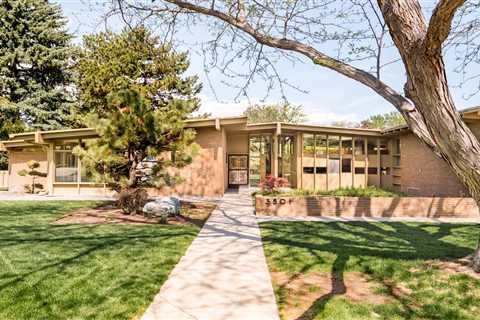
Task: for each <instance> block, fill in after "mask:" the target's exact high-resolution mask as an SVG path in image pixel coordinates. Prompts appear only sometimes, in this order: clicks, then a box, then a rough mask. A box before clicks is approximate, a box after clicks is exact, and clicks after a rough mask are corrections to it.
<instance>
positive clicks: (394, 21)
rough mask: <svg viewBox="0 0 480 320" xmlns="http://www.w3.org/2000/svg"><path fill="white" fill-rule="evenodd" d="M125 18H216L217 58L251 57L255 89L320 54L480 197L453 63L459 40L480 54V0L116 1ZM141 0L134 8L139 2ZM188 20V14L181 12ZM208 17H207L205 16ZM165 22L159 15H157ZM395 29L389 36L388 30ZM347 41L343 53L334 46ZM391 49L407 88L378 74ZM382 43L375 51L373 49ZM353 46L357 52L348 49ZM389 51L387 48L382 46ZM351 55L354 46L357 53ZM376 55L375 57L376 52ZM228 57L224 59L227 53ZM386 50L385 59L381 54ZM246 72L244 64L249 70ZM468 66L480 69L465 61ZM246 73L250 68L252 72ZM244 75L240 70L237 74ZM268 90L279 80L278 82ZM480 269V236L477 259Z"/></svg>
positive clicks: (213, 46)
mask: <svg viewBox="0 0 480 320" xmlns="http://www.w3.org/2000/svg"><path fill="white" fill-rule="evenodd" d="M114 3H115V4H116V6H115V7H114V10H115V9H117V10H118V11H120V12H121V13H122V17H126V20H127V19H132V18H133V19H134V18H135V17H136V16H135V13H136V14H137V16H140V17H141V18H142V19H144V18H145V17H146V16H151V17H154V18H155V19H157V20H159V21H161V23H157V25H161V26H165V25H166V26H168V28H167V29H162V28H159V29H160V30H163V31H166V32H170V31H171V30H173V31H171V33H172V34H175V32H176V29H178V28H179V26H180V24H179V22H180V23H182V25H185V20H186V21H191V20H192V19H195V22H196V23H195V25H198V24H199V22H205V23H207V24H209V27H210V29H209V30H213V33H214V35H213V38H212V40H211V41H210V42H209V48H210V50H209V51H208V50H204V51H206V52H211V53H212V56H213V61H214V64H215V61H220V63H223V64H224V68H221V70H226V71H230V69H231V68H229V67H231V66H235V65H237V66H238V65H239V64H238V63H237V64H235V63H234V62H232V61H235V60H238V59H245V63H244V64H242V65H241V66H242V68H241V70H240V71H239V73H240V75H243V76H244V77H245V79H246V82H245V86H244V88H243V90H245V87H248V86H249V85H251V84H252V83H253V82H254V81H253V79H254V77H255V76H254V75H260V77H262V78H263V79H265V80H266V81H271V79H278V82H279V83H280V84H282V83H284V79H282V78H281V77H280V76H279V74H278V72H276V71H277V70H276V69H275V62H276V61H278V60H279V59H281V58H283V57H287V58H289V59H291V60H292V61H299V60H300V61H310V62H311V63H312V64H313V65H315V66H321V67H324V68H326V69H329V70H331V71H334V72H337V73H339V74H341V75H343V76H345V77H348V78H350V79H352V80H354V81H357V82H358V83H361V84H363V85H364V86H366V87H368V88H370V89H371V90H372V91H373V92H375V93H376V94H378V95H379V96H381V97H383V98H384V99H385V100H386V101H388V102H389V103H390V104H392V105H393V106H394V107H395V108H396V109H397V111H398V112H400V113H401V114H402V116H403V117H404V119H405V121H406V123H407V124H408V126H409V127H410V129H411V131H412V132H413V133H414V134H415V135H416V136H417V137H418V138H419V139H420V140H421V141H422V142H423V143H424V144H425V145H426V146H428V147H429V148H430V149H431V150H432V152H434V153H435V154H436V155H437V156H438V157H439V158H441V159H444V160H445V161H446V163H447V164H448V165H449V166H450V168H451V169H452V171H453V172H454V174H455V175H456V176H457V177H458V179H459V180H460V181H461V182H462V183H463V184H464V185H465V187H466V188H467V189H468V190H469V192H470V194H471V195H472V197H474V198H475V200H476V201H477V203H480V166H479V163H480V142H479V140H478V139H477V137H476V136H475V135H474V134H473V132H472V131H471V130H470V128H469V127H468V125H467V124H466V123H465V122H464V121H463V119H462V117H461V116H460V114H459V113H458V112H457V108H456V106H455V103H454V99H453V96H452V93H451V91H450V87H449V83H448V80H447V68H446V65H445V62H444V54H445V53H446V51H445V50H448V47H449V44H450V42H454V43H457V44H459V46H457V47H456V46H453V47H454V48H455V49H458V48H459V47H460V48H462V47H463V49H464V52H462V56H463V61H462V57H459V58H458V60H459V61H462V62H461V64H462V65H463V66H465V65H468V64H469V62H470V63H475V61H478V59H477V57H478V54H477V53H475V52H478V48H479V46H478V39H480V37H479V34H480V29H479V28H478V25H479V18H478V10H477V9H478V1H473V0H472V1H469V0H436V1H434V2H428V4H426V1H419V0H402V1H395V0H377V1H374V0H339V1H329V0H319V1H309V0H298V1H276V0H274V1H267V2H262V3H260V2H258V1H255V0H253V1H250V0H238V1H215V0H195V1H189V0H158V1H154V2H152V3H150V2H149V3H146V2H143V1H129V0H116V1H114ZM132 3H133V5H132ZM179 16H181V17H183V19H185V20H183V21H181V19H180V18H179ZM196 19H198V20H196ZM157 22H158V21H157ZM387 31H388V37H385V35H386V33H387ZM332 43H337V44H338V45H339V46H338V48H337V52H332V50H331V48H332V47H335V46H333V45H332ZM385 47H389V48H390V49H393V52H392V50H390V54H391V55H387V57H388V56H390V57H393V58H394V59H393V61H401V65H402V67H403V69H404V71H405V72H400V74H404V75H405V85H404V86H403V88H401V89H402V90H403V92H402V91H400V88H394V87H393V86H392V85H389V84H388V83H387V82H386V81H385V80H382V79H381V78H380V73H379V72H372V71H374V70H372V68H371V64H370V63H369V62H371V59H372V58H375V57H376V58H377V59H376V63H377V65H376V68H374V69H377V70H378V69H379V67H381V65H382V64H388V63H382V61H383V59H382V58H381V56H382V52H384V51H385V50H383V49H385ZM371 48H373V50H370V49H371ZM345 49H347V50H345ZM379 49H382V50H379ZM342 52H347V56H345V54H344V53H343V54H342ZM372 52H374V53H375V54H373V55H372V54H371V53H372ZM219 55H223V57H221V58H219ZM379 56H380V58H379ZM239 69H240V68H239ZM461 69H462V70H464V71H465V70H468V69H472V68H461ZM244 70H246V72H245V71H244ZM233 74H235V73H233ZM476 78H478V74H477V75H476ZM268 87H271V83H269V85H268ZM472 261H473V265H474V269H475V270H476V271H478V272H480V243H479V245H478V248H477V250H476V252H475V255H474V257H473V259H472Z"/></svg>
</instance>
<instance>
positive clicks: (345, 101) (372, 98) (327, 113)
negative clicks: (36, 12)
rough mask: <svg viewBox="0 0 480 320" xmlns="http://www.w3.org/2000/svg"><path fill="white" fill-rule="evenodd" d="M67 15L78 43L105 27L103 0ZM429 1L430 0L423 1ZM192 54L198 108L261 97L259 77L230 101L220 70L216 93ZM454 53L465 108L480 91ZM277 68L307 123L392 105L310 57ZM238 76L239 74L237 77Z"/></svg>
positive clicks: (457, 94) (219, 111) (240, 106)
mask: <svg viewBox="0 0 480 320" xmlns="http://www.w3.org/2000/svg"><path fill="white" fill-rule="evenodd" d="M54 2H57V3H59V4H60V5H61V6H62V8H63V10H64V13H65V15H66V17H67V18H68V19H69V23H68V28H69V31H70V32H71V33H72V34H73V35H74V36H75V42H77V43H80V42H81V37H82V36H83V35H84V34H88V33H93V32H98V31H101V30H104V27H105V24H104V23H103V14H104V13H105V8H104V6H103V5H102V1H101V0H98V1H96V0H56V1H54ZM427 2H432V1H427ZM108 27H109V28H112V29H119V28H121V24H120V22H119V20H118V19H111V20H110V23H109V26H108ZM204 31H205V30H202V29H201V28H198V29H193V30H192V32H193V33H192V34H188V36H186V37H187V38H189V39H186V41H187V42H189V41H190V40H192V39H195V41H202V40H207V39H208V38H207V37H206V35H205V32H204ZM184 49H189V51H190V54H191V68H190V70H189V73H192V74H198V75H199V76H200V79H201V81H202V82H203V83H204V89H203V90H202V93H201V98H202V107H201V110H200V111H201V112H211V113H212V114H213V115H214V116H235V115H240V114H241V113H242V112H243V110H244V109H245V108H246V107H247V106H248V104H249V103H251V102H258V101H260V99H262V98H263V96H264V94H265V91H266V86H265V83H263V82H262V81H257V82H256V83H254V84H253V86H252V87H251V89H250V90H249V96H250V100H247V99H246V98H240V99H239V101H238V100H237V101H234V98H235V96H236V95H237V93H238V90H235V89H232V87H231V86H229V85H225V84H224V83H223V82H224V81H225V80H227V79H225V77H223V76H221V75H219V74H212V75H211V76H210V80H211V81H212V85H213V86H214V87H215V94H214V93H213V92H212V90H211V88H210V87H209V86H208V85H207V78H206V75H205V73H204V70H203V69H204V68H203V58H202V56H201V55H200V54H199V53H197V48H196V47H195V46H188V47H186V48H184ZM454 63H455V61H454V57H450V56H447V57H446V58H445V64H446V66H447V69H448V71H449V72H448V77H449V83H450V85H451V90H452V93H453V95H454V99H455V102H456V105H457V107H458V108H460V109H462V108H466V107H470V106H474V105H480V94H477V95H475V96H473V97H470V98H468V99H467V97H468V96H470V94H471V93H472V92H474V89H475V86H477V85H478V83H475V82H471V83H469V84H468V85H466V86H463V87H462V88H458V87H457V86H455V84H457V83H459V81H460V76H459V75H458V74H456V73H454V72H451V71H452V69H453V66H454ZM276 67H277V69H278V70H279V72H280V74H281V75H283V76H284V77H288V78H289V82H290V83H292V84H293V85H297V86H300V87H301V88H302V90H305V91H307V93H303V92H299V91H297V90H294V89H287V90H286V94H287V98H288V100H289V101H290V102H292V103H294V104H301V105H303V107H304V110H305V112H306V114H307V115H308V122H309V123H317V124H330V123H332V122H333V121H342V120H345V121H360V120H362V119H365V118H367V117H368V116H370V115H373V114H378V113H384V112H389V111H393V110H394V108H393V107H392V106H390V105H389V104H388V103H387V102H386V101H385V100H383V99H382V98H381V97H380V96H378V95H377V94H375V93H374V92H372V91H371V90H370V89H368V88H366V87H365V86H363V85H361V84H359V83H357V82H355V81H353V80H350V79H348V78H345V77H343V76H341V75H339V74H337V73H335V72H333V71H329V70H327V69H324V68H321V67H318V66H314V65H313V64H312V63H311V62H308V61H306V62H305V63H295V64H292V63H290V62H288V61H282V62H281V63H279V64H278V65H277V66H276ZM474 68H475V69H477V68H478V72H477V70H473V72H474V73H476V72H477V73H480V66H478V65H476V66H474ZM403 74H404V72H403V70H402V66H401V65H400V64H396V65H392V66H390V67H388V68H387V69H385V70H384V71H383V74H382V77H383V80H384V81H385V82H387V83H388V84H389V85H391V86H392V87H394V88H395V89H397V90H401V88H402V87H403V83H404V80H405V79H404V75H403ZM238 81H240V80H238ZM280 99H281V94H280V90H279V89H278V88H275V89H273V90H272V92H271V94H270V96H269V98H268V99H267V101H266V102H275V101H279V100H280Z"/></svg>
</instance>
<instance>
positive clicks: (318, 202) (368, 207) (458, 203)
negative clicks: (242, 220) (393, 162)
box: [255, 196, 480, 218]
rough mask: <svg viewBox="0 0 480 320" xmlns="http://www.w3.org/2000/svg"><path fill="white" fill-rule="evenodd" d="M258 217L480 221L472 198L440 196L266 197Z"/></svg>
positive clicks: (257, 203) (259, 205)
mask: <svg viewBox="0 0 480 320" xmlns="http://www.w3.org/2000/svg"><path fill="white" fill-rule="evenodd" d="M255 210H256V214H257V215H267V216H284V217H291V216H299V217H301V216H327V217H328V216H336V217H430V218H439V217H457V218H472V217H475V218H478V217H479V216H480V214H479V209H478V206H477V204H476V203H475V201H474V200H473V199H472V198H453V197H451V198H446V197H445V198H438V197H397V198H387V197H377V198H358V197H320V196H318V197H263V196H257V197H256V198H255Z"/></svg>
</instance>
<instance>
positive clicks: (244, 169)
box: [228, 154, 248, 188]
mask: <svg viewBox="0 0 480 320" xmlns="http://www.w3.org/2000/svg"><path fill="white" fill-rule="evenodd" d="M247 184H248V155H247V154H230V155H229V156H228V186H229V188H236V187H239V186H242V185H247Z"/></svg>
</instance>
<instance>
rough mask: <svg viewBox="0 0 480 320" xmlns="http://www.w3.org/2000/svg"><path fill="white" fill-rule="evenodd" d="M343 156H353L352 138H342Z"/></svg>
mask: <svg viewBox="0 0 480 320" xmlns="http://www.w3.org/2000/svg"><path fill="white" fill-rule="evenodd" d="M342 154H352V138H351V137H342Z"/></svg>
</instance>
